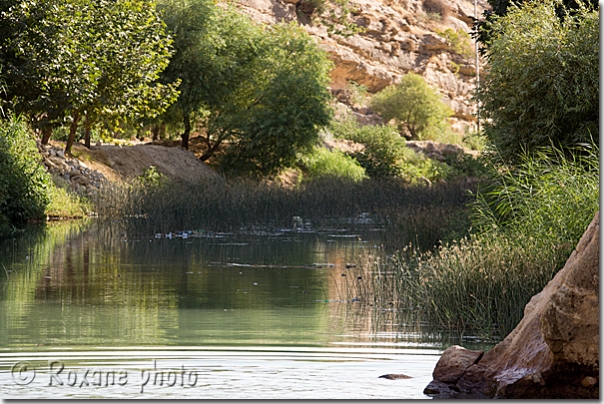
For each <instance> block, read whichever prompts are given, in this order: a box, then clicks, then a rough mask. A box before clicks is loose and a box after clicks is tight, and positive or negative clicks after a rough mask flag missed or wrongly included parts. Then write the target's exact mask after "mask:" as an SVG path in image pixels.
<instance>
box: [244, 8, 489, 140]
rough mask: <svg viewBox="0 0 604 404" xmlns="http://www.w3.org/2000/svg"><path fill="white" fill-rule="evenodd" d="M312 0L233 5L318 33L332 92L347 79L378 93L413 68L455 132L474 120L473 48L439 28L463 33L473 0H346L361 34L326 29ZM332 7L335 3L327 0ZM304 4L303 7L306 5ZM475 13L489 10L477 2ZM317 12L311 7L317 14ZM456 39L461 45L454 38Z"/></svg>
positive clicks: (342, 87) (469, 22)
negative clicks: (443, 106)
mask: <svg viewBox="0 0 604 404" xmlns="http://www.w3.org/2000/svg"><path fill="white" fill-rule="evenodd" d="M310 2H311V1H310V0H239V2H238V6H239V7H240V8H241V9H242V10H243V11H245V12H246V13H247V14H249V15H250V16H251V17H252V18H253V19H254V20H256V21H260V22H263V23H267V24H272V23H276V22H279V21H297V22H298V23H300V24H301V25H302V26H303V27H304V28H305V29H306V30H307V31H308V32H309V33H310V34H311V35H313V36H314V37H316V38H317V39H318V40H319V42H320V44H321V46H322V48H323V49H325V50H326V51H327V52H328V53H329V54H330V56H331V59H332V60H333V61H334V63H335V68H334V69H333V71H332V83H331V87H332V89H333V90H335V91H338V90H340V91H341V90H345V89H346V88H347V87H348V86H349V82H350V81H353V82H355V83H357V84H360V85H363V86H366V87H367V89H368V90H369V92H377V91H379V90H381V89H383V88H384V87H386V86H388V85H389V84H392V83H394V82H396V80H397V79H399V78H400V77H401V76H402V75H404V74H406V73H408V72H414V73H417V74H420V75H421V76H423V77H424V78H425V80H426V82H428V83H429V84H431V85H433V86H435V87H436V88H438V89H439V90H440V92H441V94H442V96H443V101H445V102H446V103H447V104H448V105H449V106H450V107H451V108H452V109H453V110H454V111H455V116H454V118H455V120H456V122H454V125H453V127H454V130H457V131H460V132H461V131H463V130H464V128H465V127H467V126H468V125H471V124H473V122H474V121H475V119H474V117H473V115H474V113H475V105H474V102H473V101H472V100H471V98H472V94H473V91H474V88H475V82H476V69H475V57H474V53H473V52H474V51H473V49H474V47H473V46H474V45H473V44H472V41H471V40H469V38H467V37H461V38H453V41H452V40H451V39H452V38H450V37H449V38H447V36H446V35H443V33H444V32H445V31H446V30H447V29H450V30H451V31H450V32H451V33H456V34H460V33H468V32H470V30H471V25H472V17H473V16H474V3H473V2H472V1H468V0H350V3H349V5H350V9H351V10H352V12H351V14H350V15H349V16H348V18H347V20H348V21H349V23H350V24H353V25H354V26H356V27H359V28H360V32H358V33H356V34H354V35H350V36H345V35H339V34H334V33H331V32H330V30H328V29H327V28H326V26H325V25H324V24H321V23H320V22H318V20H317V19H316V18H314V19H313V13H312V7H311V8H310V10H309V7H308V4H309V3H310ZM329 4H332V3H328V5H329ZM305 6H306V7H305ZM477 6H478V7H477V15H478V16H480V15H482V12H483V10H484V9H485V8H486V7H487V3H486V1H485V0H479V1H478V3H477ZM315 14H316V11H315ZM455 40H459V42H458V43H454V42H455Z"/></svg>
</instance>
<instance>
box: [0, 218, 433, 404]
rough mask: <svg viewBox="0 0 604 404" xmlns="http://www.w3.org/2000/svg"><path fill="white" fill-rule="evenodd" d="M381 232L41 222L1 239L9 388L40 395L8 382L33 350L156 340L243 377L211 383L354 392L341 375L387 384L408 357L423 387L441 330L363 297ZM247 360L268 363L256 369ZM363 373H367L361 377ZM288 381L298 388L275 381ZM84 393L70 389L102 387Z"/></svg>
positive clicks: (417, 385) (211, 372)
mask: <svg viewBox="0 0 604 404" xmlns="http://www.w3.org/2000/svg"><path fill="white" fill-rule="evenodd" d="M379 239H380V234H379V233H378V232H375V231H371V230H370V229H368V230H367V231H365V232H362V231H361V232H359V231H358V229H357V231H356V232H355V233H354V234H353V233H347V232H342V231H339V230H337V229H331V230H326V231H322V232H316V233H309V232H306V233H303V232H299V233H297V232H292V231H282V232H279V233H273V234H261V233H248V234H205V235H201V236H199V237H187V238H182V237H181V238H177V237H173V238H172V239H168V238H166V237H161V238H156V237H148V238H141V239H127V238H124V237H123V236H115V235H109V234H107V233H105V232H104V231H103V230H102V229H99V228H97V227H96V226H94V223H91V222H69V223H61V224H57V225H53V226H49V227H48V228H44V227H40V228H31V229H29V230H28V232H27V233H26V234H24V235H22V236H21V237H19V238H15V239H8V240H3V241H2V242H1V243H0V252H1V254H0V267H2V269H3V270H4V271H0V279H1V280H2V284H1V285H0V286H1V289H0V327H1V328H2V331H3V332H2V333H1V334H0V381H1V382H2V383H0V385H2V386H4V387H0V395H2V396H4V397H7V396H10V397H23V398H25V397H28V396H30V395H29V394H30V393H29V392H28V391H25V390H15V389H17V387H16V386H15V385H14V383H12V384H11V383H8V382H7V383H8V384H7V383H4V382H5V381H6V380H5V379H7V378H9V369H10V367H11V366H12V365H11V364H13V363H15V361H17V360H18V359H19V358H22V357H23V355H26V356H25V357H26V358H29V360H32V361H34V362H36V361H38V362H39V361H42V362H43V360H44V358H45V357H46V356H45V355H54V357H62V358H68V359H69V358H71V359H70V360H71V362H70V363H71V365H73V366H76V367H78V366H79V367H83V366H92V365H94V366H100V365H99V363H96V362H95V363H91V362H90V360H91V359H90V358H97V359H98V360H101V363H103V364H104V365H106V366H110V367H111V366H112V367H123V366H135V365H133V364H136V363H140V362H141V360H143V359H144V360H145V361H146V360H147V355H146V354H143V353H141V352H146V351H144V350H145V349H148V350H149V352H150V354H149V355H151V356H152V357H155V358H158V357H159V358H161V357H164V358H165V359H166V360H169V361H175V360H176V358H178V360H179V361H181V362H182V361H187V363H190V365H191V366H193V365H194V366H205V368H204V369H206V370H205V372H206V373H205V378H206V380H210V381H211V383H214V382H217V381H218V380H219V379H220V378H217V376H216V373H217V372H218V373H219V371H220V370H221V369H222V370H225V369H226V370H227V371H228V372H230V373H228V372H227V373H228V374H229V376H228V379H229V380H231V384H229V383H227V384H224V378H222V379H220V380H222V385H224V389H218V390H216V389H214V390H212V394H210V395H209V396H208V397H210V396H211V397H214V398H220V397H228V394H229V392H230V393H232V392H234V391H237V392H239V393H241V394H240V395H238V396H236V397H238V398H245V397H248V398H249V397H257V396H255V394H257V393H258V392H259V391H260V392H264V393H265V395H261V396H259V397H262V398H268V397H269V396H270V397H273V396H274V397H277V398H285V397H289V398H311V397H314V398H329V397H334V398H336V397H337V398H344V396H343V395H342V394H343V393H342V392H341V391H340V395H338V391H339V390H340V388H339V386H337V384H334V381H335V380H340V381H339V382H338V383H340V384H342V383H344V384H346V383H349V384H350V383H352V384H351V385H349V386H348V387H346V389H347V390H346V392H348V393H350V394H349V395H348V398H370V397H372V396H375V397H378V396H379V397H383V398H388V397H389V394H390V393H389V389H391V388H392V387H391V383H393V382H392V381H386V382H384V380H379V381H378V380H377V376H379V375H380V374H384V373H400V372H401V371H405V370H406V369H401V368H400V367H401V366H402V365H401V364H403V363H407V362H408V363H409V365H408V366H410V370H409V371H411V372H412V373H414V377H415V379H413V380H412V381H406V383H407V384H406V385H405V386H407V387H405V388H406V389H407V390H405V391H406V393H405V394H407V395H406V397H415V398H421V397H422V396H423V395H422V394H421V390H422V389H423V386H425V384H427V382H429V379H430V374H431V370H432V369H433V366H434V364H435V362H436V360H437V359H438V356H437V354H438V353H439V350H440V349H442V348H443V345H442V343H441V342H440V341H438V342H434V341H429V340H428V341H427V340H426V339H425V336H424V335H423V334H422V333H421V332H419V331H418V330H413V329H406V330H404V331H405V333H403V334H401V333H400V331H401V327H400V325H398V324H394V323H393V319H392V318H391V316H390V317H389V314H388V311H387V310H382V309H381V308H375V307H372V306H370V305H367V304H361V303H360V302H358V300H359V299H358V295H359V291H360V289H359V284H360V283H361V282H360V280H358V279H357V276H358V274H357V272H355V271H356V270H357V266H355V264H356V263H358V262H359V259H360V257H361V256H363V254H364V252H365V251H366V249H367V248H368V246H369V247H371V246H373V245H374V244H378V243H379ZM2 272H4V274H2ZM287 347H290V348H287ZM141 349H142V350H143V351H141ZM121 350H123V352H125V355H118V356H117V357H116V356H115V355H116V352H120V351H121ZM181 351H182V354H178V355H177V354H175V353H176V352H181ZM2 352H3V353H2ZM70 352H75V353H79V354H78V355H80V359H77V360H76V359H74V358H72V357H70V355H71V354H70ZM166 352H167V353H166ZM212 352H214V353H215V352H220V354H219V355H215V354H214V353H212ZM258 352H262V354H260V353H258ZM27 355H31V356H27ZM235 357H236V359H235ZM84 358H88V359H84ZM200 358H201V359H200ZM376 361H377V362H379V363H377V362H376ZM38 362H36V363H38ZM42 362H40V363H42ZM145 363H146V362H145ZM174 363H175V362H174ZM345 363H348V365H346V364H345ZM321 364H322V365H321ZM38 365H39V364H38ZM39 366H41V365H39ZM208 366H209V367H208ZM388 366H389V367H390V369H388ZM245 369H248V370H249V372H254V374H255V375H263V376H262V377H260V376H258V377H256V376H255V378H254V379H253V380H252V379H250V376H249V374H248V376H246V374H247V373H246V372H248V370H245ZM275 372H276V373H278V377H276V378H275V379H274V380H273V379H272V377H273V376H274V374H275ZM338 372H339V373H338ZM342 372H343V373H342ZM271 375H273V376H271ZM295 375H297V376H295ZM359 377H366V378H367V380H366V384H367V385H366V386H365V385H362V384H358V383H357V385H356V387H355V385H354V382H355V380H357V381H358V378H359ZM296 378H297V379H296ZM285 379H287V380H289V381H284V380H285ZM343 379H346V380H347V381H344V380H343ZM370 379H371V380H370ZM424 379H425V380H424ZM241 380H247V382H246V383H247V384H245V386H247V387H242V385H241V383H242V382H241ZM371 383H373V384H375V383H378V384H379V385H380V386H382V388H383V391H381V392H377V391H373V390H372V387H370V384H371ZM384 383H385V384H384ZM389 383H390V384H389ZM373 384H371V386H373ZM401 385H402V384H401ZM214 386H215V385H214ZM254 386H255V387H254ZM271 386H272V387H271ZM276 386H280V389H285V390H286V392H283V391H282V392H281V393H280V394H277V395H275V394H274V392H275V391H277V390H275V389H276V388H277V387H276ZM301 386H306V387H304V388H306V389H307V390H306V394H304V395H300V391H301V390H299V389H301V388H302V387H301ZM361 386H364V387H361ZM409 386H413V388H411V387H409ZM296 392H298V393H296ZM321 392H322V394H323V395H321V394H320V393H321ZM411 392H413V393H411ZM55 393H56V391H55V390H52V392H46V393H45V394H46V395H48V396H49V397H54V396H55ZM165 393H166V392H165V391H164V390H161V391H157V392H156V394H155V395H154V397H162V396H165ZM180 393H183V392H182V391H181V392H180ZM348 393H347V394H348ZM86 394H87V393H82V392H78V393H77V394H76V393H75V392H74V391H72V390H62V391H61V393H60V394H59V396H61V395H62V396H64V397H92V396H95V395H92V396H91V395H86ZM94 394H96V396H99V395H100V396H102V397H120V395H122V394H124V392H123V391H120V390H119V389H118V390H115V389H113V388H112V389H108V390H104V391H103V392H102V393H99V392H95V393H94ZM132 394H135V392H132ZM187 394H188V393H187ZM296 394H298V395H296ZM185 395H186V394H185ZM34 396H35V397H43V396H44V397H46V396H45V395H44V394H42V395H40V394H38V395H34ZM196 398H199V397H196ZM392 398H400V396H394V397H392Z"/></svg>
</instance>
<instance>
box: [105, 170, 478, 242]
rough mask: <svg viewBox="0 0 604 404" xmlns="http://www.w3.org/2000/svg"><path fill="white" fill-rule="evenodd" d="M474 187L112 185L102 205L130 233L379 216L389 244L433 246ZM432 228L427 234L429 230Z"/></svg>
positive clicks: (321, 223)
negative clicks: (292, 187) (293, 187)
mask: <svg viewBox="0 0 604 404" xmlns="http://www.w3.org/2000/svg"><path fill="white" fill-rule="evenodd" d="M472 187H473V184H470V183H467V182H458V183H448V184H435V185H433V186H432V187H425V186H423V187H422V186H409V185H408V184H405V183H404V182H403V181H401V180H397V179H389V180H364V181H360V182H353V181H345V180H340V179H335V178H331V179H321V180H315V181H309V182H304V183H302V184H301V185H300V186H299V187H297V188H295V189H287V188H284V187H281V186H279V185H274V184H266V183H257V182H252V181H249V180H231V181H227V180H224V179H221V178H219V179H200V180H198V181H196V182H194V183H183V182H162V183H158V184H153V185H149V184H146V185H142V184H140V183H133V184H130V185H128V186H113V187H106V188H105V189H104V190H103V191H102V192H100V193H99V195H98V198H97V200H96V205H97V212H98V215H99V218H100V221H101V222H105V223H107V224H109V225H111V226H112V227H114V228H116V229H119V231H120V232H125V233H127V234H129V235H131V236H141V235H153V234H154V233H167V232H171V231H177V230H204V231H234V230H240V229H255V228H262V229H279V228H292V225H293V223H292V218H293V217H294V216H299V217H301V218H302V219H303V221H304V222H310V223H311V226H312V228H313V229H318V228H321V227H326V226H340V227H341V226H346V227H354V226H356V225H357V224H358V223H359V222H362V220H360V221H359V220H356V219H359V217H360V216H361V215H362V217H363V218H365V219H372V220H373V221H375V223H376V225H378V226H383V227H385V228H386V230H387V231H386V232H385V234H388V233H390V234H394V233H396V234H397V235H396V236H393V237H390V238H387V237H386V238H385V239H384V243H385V244H388V245H391V246H394V245H396V242H404V243H408V242H413V243H415V242H416V241H419V242H420V244H421V246H422V248H423V249H428V248H432V247H433V246H434V245H435V243H436V242H438V240H440V239H442V236H443V234H445V230H444V228H445V225H446V223H447V222H448V220H449V219H450V218H452V217H453V216H454V215H455V213H456V212H458V211H459V210H460V209H463V208H464V206H465V204H466V203H467V202H468V201H469V200H470V197H469V193H468V189H469V188H472ZM425 231H428V232H429V234H428V235H424V232H425Z"/></svg>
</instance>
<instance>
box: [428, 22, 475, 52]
mask: <svg viewBox="0 0 604 404" xmlns="http://www.w3.org/2000/svg"><path fill="white" fill-rule="evenodd" d="M436 33H437V34H438V35H440V36H441V37H443V38H445V39H446V40H447V43H448V44H449V47H450V48H451V50H453V52H455V53H457V54H458V55H460V56H463V57H465V58H471V57H472V56H473V55H474V49H473V48H472V42H471V38H470V34H468V33H467V32H466V31H464V30H462V29H458V30H457V31H455V30H453V29H451V28H447V29H446V30H444V31H436Z"/></svg>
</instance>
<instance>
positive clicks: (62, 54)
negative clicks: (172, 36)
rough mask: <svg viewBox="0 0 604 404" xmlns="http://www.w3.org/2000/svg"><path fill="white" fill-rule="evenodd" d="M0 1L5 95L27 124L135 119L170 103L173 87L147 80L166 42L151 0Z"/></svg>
mask: <svg viewBox="0 0 604 404" xmlns="http://www.w3.org/2000/svg"><path fill="white" fill-rule="evenodd" d="M7 3H8V4H3V6H0V26H2V27H4V29H2V30H0V58H1V59H2V61H3V65H4V68H5V75H6V79H7V83H9V85H8V91H7V99H9V100H10V101H11V102H12V103H13V105H14V108H15V110H16V111H20V112H23V113H26V114H28V115H29V116H30V117H31V120H32V122H33V124H34V125H35V126H36V127H40V128H41V129H43V130H47V129H51V128H52V127H53V126H56V125H58V124H60V123H62V122H64V121H65V120H67V121H70V122H71V130H70V136H69V139H68V142H67V145H66V149H67V150H68V151H69V150H70V149H71V144H72V143H73V141H74V136H75V130H76V128H77V125H78V122H79V120H80V119H81V118H82V117H85V118H86V119H85V121H86V122H85V125H86V127H87V129H90V128H91V126H92V125H93V124H94V122H95V121H96V120H97V119H98V118H99V117H100V116H103V117H104V118H105V119H113V120H116V119H118V118H119V119H124V118H126V117H130V118H132V119H139V118H141V117H144V116H153V115H155V114H157V113H158V112H161V111H162V110H163V109H165V107H166V106H167V105H168V104H169V103H170V102H172V101H173V98H174V95H175V94H176V93H175V89H174V86H173V84H172V83H171V84H169V85H161V84H157V83H155V84H154V83H153V82H154V81H155V80H156V79H157V77H158V76H157V74H158V73H159V72H160V71H161V70H162V69H163V68H165V66H166V65H167V62H168V57H169V55H170V48H169V44H170V41H169V39H168V38H167V36H166V34H165V32H164V25H163V23H162V22H161V20H160V19H159V18H158V16H157V15H156V13H155V7H154V4H153V3H149V2H147V1H143V0H134V1H132V0H119V1H108V0H100V1H95V2H88V1H83V0H69V1H58V0H49V1H46V0H45V1H40V0H12V1H9V2H7Z"/></svg>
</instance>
